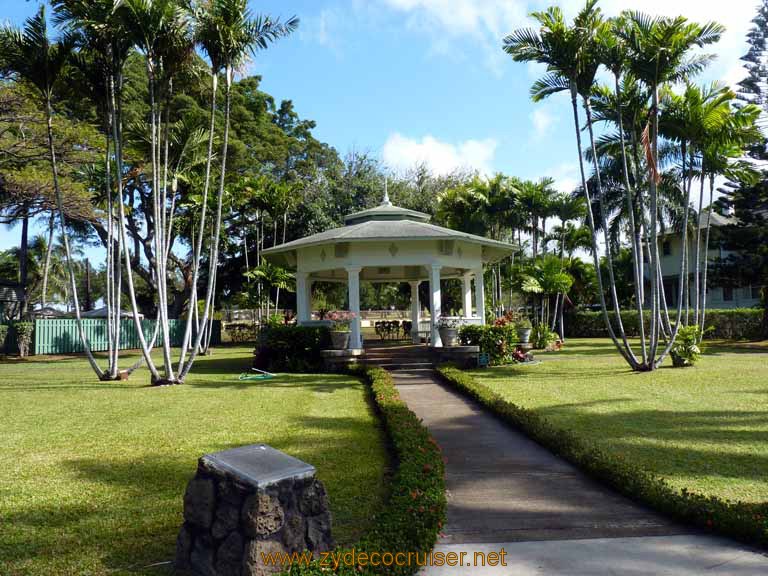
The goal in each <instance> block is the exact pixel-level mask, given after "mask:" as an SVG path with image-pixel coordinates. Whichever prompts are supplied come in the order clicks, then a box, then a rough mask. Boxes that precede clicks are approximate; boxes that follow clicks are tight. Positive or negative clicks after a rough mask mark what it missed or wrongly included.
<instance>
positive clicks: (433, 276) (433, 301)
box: [429, 264, 443, 348]
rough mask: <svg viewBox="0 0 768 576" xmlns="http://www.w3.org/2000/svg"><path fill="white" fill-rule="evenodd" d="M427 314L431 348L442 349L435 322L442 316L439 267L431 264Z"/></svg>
mask: <svg viewBox="0 0 768 576" xmlns="http://www.w3.org/2000/svg"><path fill="white" fill-rule="evenodd" d="M429 293H430V299H429V314H430V316H431V334H432V347H434V348H442V346H443V341H442V340H440V332H438V330H437V321H438V319H439V318H440V316H441V315H442V311H441V309H440V307H441V294H440V265H439V264H432V268H431V273H430V276H429Z"/></svg>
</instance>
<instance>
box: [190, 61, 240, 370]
mask: <svg viewBox="0 0 768 576" xmlns="http://www.w3.org/2000/svg"><path fill="white" fill-rule="evenodd" d="M233 75H234V69H233V67H232V65H231V64H227V66H226V68H225V82H226V85H225V86H226V87H225V96H224V141H223V143H222V146H221V169H220V170H221V171H220V174H219V190H218V199H217V203H216V224H215V227H214V233H213V256H212V257H211V261H210V262H209V264H208V270H209V277H208V292H207V294H206V297H205V307H204V309H203V321H202V322H201V324H202V325H203V326H205V325H206V323H207V322H208V316H209V313H210V310H211V304H212V302H213V290H214V287H215V285H216V273H217V268H218V260H219V238H220V236H221V220H222V207H223V203H224V182H225V178H226V175H227V147H228V146H229V119H230V113H231V108H232V80H233ZM202 337H203V334H202V331H199V332H198V333H197V336H196V337H195V345H194V346H193V347H192V351H191V352H190V355H189V360H188V361H187V363H186V365H185V366H184V368H182V370H181V372H180V374H179V380H181V381H182V382H183V381H184V378H186V376H187V374H189V371H190V370H191V369H192V365H193V364H194V362H195V358H196V357H197V353H198V350H199V349H200V342H201V341H202Z"/></svg>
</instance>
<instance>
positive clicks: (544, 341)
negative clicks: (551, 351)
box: [531, 324, 558, 350]
mask: <svg viewBox="0 0 768 576" xmlns="http://www.w3.org/2000/svg"><path fill="white" fill-rule="evenodd" d="M557 338H558V336H557V334H555V333H554V332H552V330H550V329H549V328H547V327H546V326H545V325H544V324H538V325H536V326H534V327H533V330H532V331H531V345H533V347H534V348H535V349H536V350H546V349H547V348H549V347H550V346H552V344H554V343H555V342H556V341H557Z"/></svg>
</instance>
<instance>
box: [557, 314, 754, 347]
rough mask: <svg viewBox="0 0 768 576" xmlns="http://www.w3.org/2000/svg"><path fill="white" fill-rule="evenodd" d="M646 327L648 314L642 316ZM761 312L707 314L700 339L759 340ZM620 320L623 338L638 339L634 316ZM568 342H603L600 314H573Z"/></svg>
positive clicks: (568, 328) (622, 316)
mask: <svg viewBox="0 0 768 576" xmlns="http://www.w3.org/2000/svg"><path fill="white" fill-rule="evenodd" d="M643 314H644V316H645V321H646V325H647V323H648V312H644V313H643ZM762 316H763V311H762V310H760V309H758V308H733V309H730V310H707V315H706V321H705V330H704V337H705V338H708V339H712V340H723V339H725V340H759V339H760V338H761V334H762V332H761V322H762ZM621 320H622V322H623V323H624V329H625V330H626V332H627V336H630V337H634V336H638V335H639V333H638V330H639V328H638V322H637V312H635V311H632V310H624V311H622V313H621ZM566 327H567V328H566V329H567V334H566V336H568V337H569V338H607V337H608V333H607V331H606V329H605V321H604V320H603V316H602V314H601V313H600V312H577V313H576V314H573V315H571V316H570V317H569V318H568V320H567V321H566Z"/></svg>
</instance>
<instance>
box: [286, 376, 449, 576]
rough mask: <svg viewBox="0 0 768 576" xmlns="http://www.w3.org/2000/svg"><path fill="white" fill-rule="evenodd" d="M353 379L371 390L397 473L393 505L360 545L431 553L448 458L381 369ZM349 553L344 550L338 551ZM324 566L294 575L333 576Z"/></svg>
mask: <svg viewBox="0 0 768 576" xmlns="http://www.w3.org/2000/svg"><path fill="white" fill-rule="evenodd" d="M352 373H353V374H355V375H358V376H360V377H362V378H363V380H365V381H366V383H368V384H369V385H370V387H371V392H372V398H373V402H374V404H375V406H376V408H377V410H378V411H379V414H380V416H381V420H382V423H383V425H384V429H385V431H386V434H387V437H388V438H389V441H390V443H391V447H392V451H393V455H394V457H395V459H396V461H397V470H396V471H395V474H394V476H393V478H392V484H391V494H390V497H389V501H388V502H387V503H386V506H385V507H384V509H383V510H382V511H381V513H380V514H378V516H377V517H376V518H375V519H374V521H373V522H372V525H373V526H374V528H372V529H371V530H370V531H369V532H368V533H366V534H365V535H364V536H363V537H362V538H361V539H360V541H359V542H357V543H356V544H355V545H354V549H355V551H356V553H357V554H359V553H360V552H366V553H371V552H378V553H383V552H393V553H394V552H417V553H421V554H423V553H427V552H429V551H430V550H431V549H432V547H433V546H434V545H435V542H436V541H437V536H438V533H439V532H440V529H441V528H442V526H443V523H444V521H445V507H446V499H445V478H444V464H443V457H442V454H441V452H440V448H439V447H438V445H437V443H436V442H435V440H434V439H433V438H432V437H431V436H430V435H429V432H428V431H427V429H426V428H425V427H424V425H423V424H422V423H421V421H420V420H419V419H418V418H417V417H416V415H415V414H414V413H413V412H411V411H410V410H409V409H408V407H407V406H406V405H405V403H404V402H403V401H402V400H401V399H400V395H399V394H398V392H397V389H396V388H395V383H394V381H393V380H392V377H391V376H390V375H389V374H388V373H387V372H386V371H385V370H382V369H381V368H375V367H356V368H354V369H353V370H352ZM336 552H337V553H338V552H342V553H343V552H344V550H337V551H336ZM418 568H419V567H418V566H416V565H412V566H378V567H375V566H366V567H364V568H363V567H350V566H343V565H342V566H340V567H339V569H338V570H336V571H335V572H334V573H335V574H343V575H350V576H351V575H353V574H401V575H406V574H414V573H415V572H416V571H417V570H418ZM331 571H332V569H331V568H327V567H323V566H321V565H320V562H319V561H317V560H316V561H315V562H313V563H312V565H311V566H308V567H307V566H302V567H298V566H297V567H294V568H293V569H292V570H291V574H300V575H304V576H307V575H315V574H317V575H320V574H327V573H329V572H331Z"/></svg>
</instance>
